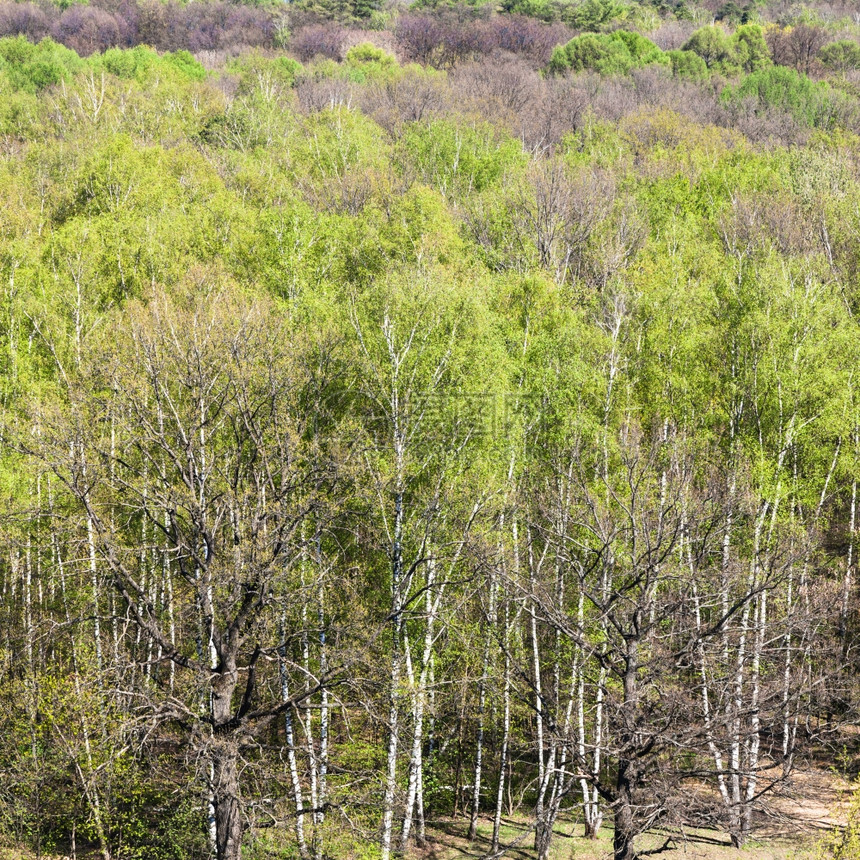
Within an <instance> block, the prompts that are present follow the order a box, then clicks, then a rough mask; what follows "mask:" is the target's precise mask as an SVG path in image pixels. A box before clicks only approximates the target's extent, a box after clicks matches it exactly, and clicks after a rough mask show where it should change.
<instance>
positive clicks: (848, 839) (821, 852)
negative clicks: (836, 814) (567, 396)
mask: <svg viewBox="0 0 860 860" xmlns="http://www.w3.org/2000/svg"><path fill="white" fill-rule="evenodd" d="M849 801H850V802H849V804H848V808H847V810H845V809H844V807H842V810H843V813H842V814H843V815H845V817H846V819H847V821H846V824H845V825H844V826H840V827H835V828H833V829H832V830H831V831H830V832H829V833H828V834H827V835H826V836H824V837H822V838H821V839H820V840H819V843H818V846H817V850H816V855H815V857H816V860H853V858H855V857H857V856H860V789H856V788H855V789H854V791H853V793H852V794H851V796H850V798H849Z"/></svg>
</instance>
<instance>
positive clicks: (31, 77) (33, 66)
mask: <svg viewBox="0 0 860 860" xmlns="http://www.w3.org/2000/svg"><path fill="white" fill-rule="evenodd" d="M82 68H84V61H83V60H81V58H80V57H78V55H77V54H76V53H75V52H74V51H70V50H69V49H68V48H65V47H63V46H62V45H60V44H58V43H57V42H54V41H53V40H52V39H43V40H42V41H41V42H39V44H38V45H34V44H32V43H31V42H28V41H27V39H26V38H25V37H24V36H15V37H6V38H4V39H0V69H2V70H4V71H5V72H6V75H7V76H8V78H9V81H10V83H11V84H12V86H13V88H14V89H17V90H22V91H24V92H28V93H37V92H41V91H42V90H44V89H47V88H48V87H50V86H53V85H55V84H58V83H59V82H60V81H63V80H68V79H69V78H70V77H71V76H72V75H73V74H75V73H76V72H78V71H80V70H81V69H82Z"/></svg>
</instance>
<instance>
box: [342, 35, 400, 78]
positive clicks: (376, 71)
mask: <svg viewBox="0 0 860 860" xmlns="http://www.w3.org/2000/svg"><path fill="white" fill-rule="evenodd" d="M344 61H345V63H346V66H347V68H348V70H349V71H348V77H349V79H350V80H353V81H355V82H356V83H362V82H364V81H366V80H387V79H388V80H390V79H392V78H394V77H396V76H397V75H398V73H399V71H400V67H399V66H398V64H397V60H396V59H395V58H394V57H393V56H392V55H391V54H389V53H388V52H387V51H384V50H383V49H382V48H378V47H377V46H376V45H373V44H371V43H370V42H363V43H361V44H359V45H354V46H353V47H352V48H350V49H349V50H348V51H347V52H346V57H345V58H344Z"/></svg>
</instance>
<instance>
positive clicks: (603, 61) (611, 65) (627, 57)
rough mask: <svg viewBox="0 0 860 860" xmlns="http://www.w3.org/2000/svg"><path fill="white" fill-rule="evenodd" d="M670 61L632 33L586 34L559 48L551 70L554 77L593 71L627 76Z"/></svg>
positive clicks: (550, 67)
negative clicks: (653, 64)
mask: <svg viewBox="0 0 860 860" xmlns="http://www.w3.org/2000/svg"><path fill="white" fill-rule="evenodd" d="M669 62H670V61H669V59H668V57H667V56H666V54H664V53H663V52H662V51H661V50H660V49H659V48H658V47H657V46H656V45H655V44H654V43H653V42H652V41H650V39H646V38H645V37H644V36H642V35H640V34H639V33H634V32H632V31H629V30H616V31H615V32H614V33H608V34H602V33H600V34H599V33H585V34H583V35H582V36H577V37H576V38H575V39H571V40H570V41H569V42H568V43H567V44H566V45H564V46H563V47H562V46H558V47H556V48H555V50H554V51H553V55H552V58H551V60H550V63H549V70H550V71H551V72H552V73H553V74H560V73H562V72H565V71H568V70H570V71H573V72H581V71H584V70H591V71H595V72H599V73H600V74H602V75H626V74H629V73H630V72H631V71H632V70H633V69H638V68H642V67H643V66H647V65H650V64H651V63H659V64H663V65H665V64H668V63H669Z"/></svg>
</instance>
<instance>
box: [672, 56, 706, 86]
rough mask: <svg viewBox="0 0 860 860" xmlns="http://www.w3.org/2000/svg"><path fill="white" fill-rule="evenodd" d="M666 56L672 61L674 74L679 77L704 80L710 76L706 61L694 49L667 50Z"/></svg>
mask: <svg viewBox="0 0 860 860" xmlns="http://www.w3.org/2000/svg"><path fill="white" fill-rule="evenodd" d="M666 56H667V57H668V58H669V61H670V62H671V63H672V74H674V75H675V76H676V77H678V78H688V79H690V80H693V81H703V80H704V79H705V78H707V77H708V67H707V66H706V65H705V61H704V60H703V59H702V58H701V57H700V56H699V55H698V54H696V53H694V52H693V51H667V52H666Z"/></svg>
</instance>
